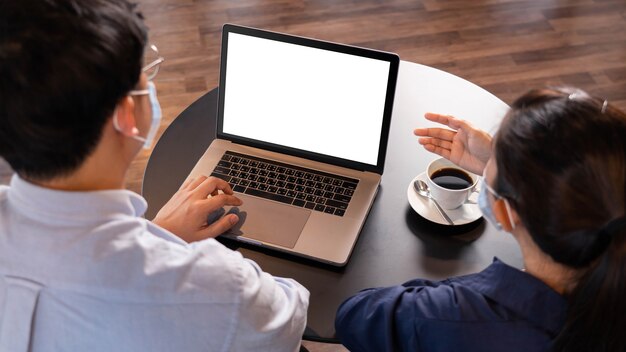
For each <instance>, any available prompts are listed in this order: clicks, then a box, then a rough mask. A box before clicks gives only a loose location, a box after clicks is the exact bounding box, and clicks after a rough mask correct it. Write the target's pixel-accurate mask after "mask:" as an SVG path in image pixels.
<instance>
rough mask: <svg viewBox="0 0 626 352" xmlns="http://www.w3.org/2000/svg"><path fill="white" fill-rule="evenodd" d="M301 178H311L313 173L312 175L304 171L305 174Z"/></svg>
mask: <svg viewBox="0 0 626 352" xmlns="http://www.w3.org/2000/svg"><path fill="white" fill-rule="evenodd" d="M303 178H304V179H305V180H313V175H312V174H309V173H306V174H304V176H303Z"/></svg>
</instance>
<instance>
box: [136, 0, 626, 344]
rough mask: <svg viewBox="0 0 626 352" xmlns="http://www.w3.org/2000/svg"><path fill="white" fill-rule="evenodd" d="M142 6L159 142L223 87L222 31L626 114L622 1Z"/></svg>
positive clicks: (221, 1) (248, 0)
mask: <svg viewBox="0 0 626 352" xmlns="http://www.w3.org/2000/svg"><path fill="white" fill-rule="evenodd" d="M138 2H139V4H140V8H141V10H142V11H143V13H144V16H145V17H146V22H147V23H148V25H149V27H150V37H151V39H150V40H151V42H153V43H155V44H156V45H157V46H158V47H159V49H160V51H161V53H162V54H163V56H165V58H166V59H167V61H166V62H165V63H164V64H163V66H162V69H161V72H160V73H159V76H158V77H157V78H156V84H157V87H158V92H159V99H160V102H161V106H162V108H163V113H164V120H163V124H162V126H161V132H162V131H163V130H164V129H165V128H167V126H168V125H169V123H171V121H172V120H173V119H175V118H176V116H178V114H180V113H181V112H182V111H183V110H184V109H185V108H186V107H187V106H188V105H189V104H191V103H192V102H193V101H195V100H196V99H198V98H199V97H200V96H202V95H203V94H205V93H206V92H208V91H209V90H211V89H213V88H214V87H216V85H217V82H218V77H219V46H220V30H221V26H222V24H224V23H236V24H242V25H247V26H253V27H260V28H264V29H269V30H274V31H280V32H288V33H292V34H298V35H303V36H308V37H313V38H319V39H324V40H329V41H336V42H341V43H348V44H354V45H359V46H366V47H370V48H375V49H381V50H387V51H393V52H396V53H398V54H399V55H400V58H401V59H402V60H406V61H412V62H417V63H420V64H425V65H429V66H433V67H436V68H439V69H442V70H445V71H448V72H450V73H453V74H455V75H457V76H460V77H463V78H465V79H467V80H469V81H472V82H474V83H476V84H478V85H480V86H482V87H484V88H485V89H487V90H489V91H490V92H492V93H493V94H495V95H496V96H498V97H500V98H501V99H502V100H504V101H505V102H507V103H510V102H512V101H513V99H514V98H515V97H516V96H518V95H521V94H522V93H524V92H525V91H527V90H528V89H530V88H534V87H542V86H546V85H563V84H566V85H573V86H578V87H580V88H583V89H585V90H587V91H589V92H590V93H592V94H594V95H598V96H600V97H604V98H606V99H608V100H609V102H610V103H611V104H614V105H615V106H617V107H619V108H621V109H622V110H626V1H625V0H567V1H566V0H525V1H522V0H423V1H416V0H390V1H384V0H319V1H316V0H266V1H264V0H138ZM416 84H419V82H416ZM454 98H455V97H454V96H451V97H450V99H454ZM417 118H419V117H416V119H417ZM148 156H149V152H146V153H143V154H141V155H140V156H139V157H138V158H137V160H136V161H135V163H134V164H133V165H132V168H131V171H130V172H129V174H128V178H127V186H128V188H129V189H131V190H133V191H137V192H140V190H141V180H142V176H143V171H144V169H145V165H146V162H147V158H148ZM307 347H308V348H309V349H310V350H311V351H342V350H343V349H341V348H340V347H338V346H333V345H330V346H324V345H318V344H307Z"/></svg>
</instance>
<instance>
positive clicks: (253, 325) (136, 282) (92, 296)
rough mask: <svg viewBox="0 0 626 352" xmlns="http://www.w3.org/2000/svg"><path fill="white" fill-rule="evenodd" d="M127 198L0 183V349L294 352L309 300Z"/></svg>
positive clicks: (117, 193)
mask: <svg viewBox="0 0 626 352" xmlns="http://www.w3.org/2000/svg"><path fill="white" fill-rule="evenodd" d="M146 208H147V204H146V201H145V200H144V199H143V198H142V197H140V196H139V195H137V194H135V193H133V192H130V191H126V190H110V191H94V192H64V191H56V190H50V189H46V188H42V187H39V186H36V185H34V184H31V183H28V182H26V181H25V180H23V179H21V178H20V177H19V176H17V175H14V176H13V178H12V180H11V185H10V187H6V186H0V351H12V352H19V351H33V352H37V351H248V350H257V351H295V350H297V349H298V346H299V343H300V337H301V336H302V332H303V331H304V327H305V325H306V310H307V307H308V300H309V292H308V291H307V290H306V289H305V288H304V287H302V286H301V285H300V284H298V283H297V282H296V281H294V280H291V279H284V278H278V277H273V276H271V275H270V274H267V273H264V272H263V271H262V270H261V269H260V268H259V266H258V265H257V264H256V263H254V262H253V261H251V260H248V259H245V258H243V257H242V256H241V254H240V253H238V252H235V251H231V250H230V249H228V248H226V247H224V246H223V245H222V244H220V243H219V242H217V241H216V240H214V239H207V240H203V241H199V242H195V243H192V244H187V243H186V242H184V241H182V240H181V239H180V238H178V237H177V236H175V235H174V234H172V233H170V232H168V231H167V230H164V229H162V228H160V227H159V226H157V225H155V224H153V223H151V222H150V221H148V220H146V219H144V218H142V217H141V216H142V215H143V213H144V212H145V210H146Z"/></svg>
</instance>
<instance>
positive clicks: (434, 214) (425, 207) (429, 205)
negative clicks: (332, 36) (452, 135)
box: [406, 172, 482, 225]
mask: <svg viewBox="0 0 626 352" xmlns="http://www.w3.org/2000/svg"><path fill="white" fill-rule="evenodd" d="M415 180H422V181H424V182H426V172H422V173H421V174H419V175H417V176H416V177H415V178H414V179H413V180H411V183H409V188H408V189H407V191H406V194H407V198H408V199H409V204H411V208H413V210H415V212H417V213H418V214H420V215H421V216H422V217H424V218H425V219H427V220H430V221H432V222H435V223H437V224H441V225H450V224H448V222H447V221H446V219H444V218H443V217H442V216H441V214H439V212H438V211H437V208H436V207H435V204H434V203H433V202H432V200H430V199H428V198H426V197H422V196H420V195H419V194H417V193H416V192H415V188H413V181H415ZM476 196H477V194H473V195H472V197H471V198H470V199H471V200H472V201H475V200H476V198H477V197H476ZM445 212H446V214H448V216H449V217H450V219H451V220H452V222H453V223H454V225H465V224H469V223H470V222H473V221H476V220H478V219H480V217H481V216H482V213H481V212H480V208H479V207H478V204H474V203H465V204H463V205H462V206H460V207H458V208H456V209H452V210H445Z"/></svg>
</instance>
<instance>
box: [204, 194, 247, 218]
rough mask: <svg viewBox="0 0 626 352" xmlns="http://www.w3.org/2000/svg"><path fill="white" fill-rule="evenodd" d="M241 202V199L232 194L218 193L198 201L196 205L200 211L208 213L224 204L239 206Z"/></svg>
mask: <svg viewBox="0 0 626 352" xmlns="http://www.w3.org/2000/svg"><path fill="white" fill-rule="evenodd" d="M242 204H243V201H242V200H241V199H239V198H237V197H235V196H233V195H228V194H218V195H216V196H213V197H211V198H208V199H205V200H202V201H200V202H199V203H198V207H199V210H200V211H202V212H206V213H210V212H212V211H215V210H216V209H219V208H221V207H223V206H226V205H230V206H239V205H242Z"/></svg>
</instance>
